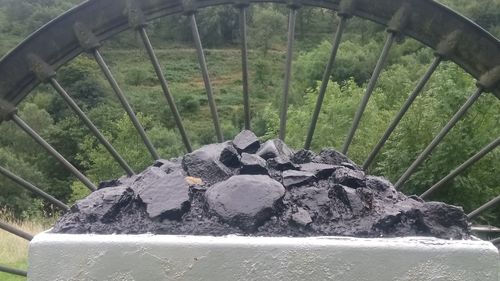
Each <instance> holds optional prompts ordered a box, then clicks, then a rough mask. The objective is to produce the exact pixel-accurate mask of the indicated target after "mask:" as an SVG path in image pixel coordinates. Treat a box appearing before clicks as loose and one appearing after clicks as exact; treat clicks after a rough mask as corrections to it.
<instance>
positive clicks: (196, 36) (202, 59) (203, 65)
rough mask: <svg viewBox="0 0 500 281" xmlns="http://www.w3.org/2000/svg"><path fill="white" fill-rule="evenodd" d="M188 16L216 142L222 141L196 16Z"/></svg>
mask: <svg viewBox="0 0 500 281" xmlns="http://www.w3.org/2000/svg"><path fill="white" fill-rule="evenodd" d="M188 17H189V19H190V21H191V31H192V33H193V39H194V43H195V47H196V52H197V54H198V62H199V64H200V68H201V73H202V75H203V81H204V82H205V90H206V91H207V98H208V105H209V106H210V112H211V113H212V120H213V123H214V128H215V135H216V136H217V141H218V142H223V141H224V137H223V135H222V130H221V128H220V122H219V114H218V113H217V106H216V105H215V99H214V95H213V90H212V84H211V83H210V76H209V75H208V68H207V62H206V58H205V54H204V53H203V47H202V45H201V39H200V33H199V31H198V24H197V23H196V16H195V14H194V13H191V14H189V15H188Z"/></svg>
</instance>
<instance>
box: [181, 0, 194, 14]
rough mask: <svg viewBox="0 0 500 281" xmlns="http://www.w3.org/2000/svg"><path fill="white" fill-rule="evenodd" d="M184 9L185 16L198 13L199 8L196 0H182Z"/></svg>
mask: <svg viewBox="0 0 500 281" xmlns="http://www.w3.org/2000/svg"><path fill="white" fill-rule="evenodd" d="M182 9H183V11H182V14H183V15H185V16H190V15H192V14H196V10H198V5H197V4H196V0H182Z"/></svg>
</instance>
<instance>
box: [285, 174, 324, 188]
mask: <svg viewBox="0 0 500 281" xmlns="http://www.w3.org/2000/svg"><path fill="white" fill-rule="evenodd" d="M315 179H316V177H315V176H314V174H313V173H310V172H305V171H295V170H286V171H284V172H283V185H284V186H285V187H287V188H290V187H293V186H299V185H304V184H307V183H309V182H312V181H314V180H315Z"/></svg>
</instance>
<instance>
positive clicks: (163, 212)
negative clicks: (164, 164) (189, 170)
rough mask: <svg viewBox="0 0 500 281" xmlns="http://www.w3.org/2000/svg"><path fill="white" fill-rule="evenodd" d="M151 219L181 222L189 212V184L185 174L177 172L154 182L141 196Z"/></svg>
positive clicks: (139, 195)
mask: <svg viewBox="0 0 500 281" xmlns="http://www.w3.org/2000/svg"><path fill="white" fill-rule="evenodd" d="M138 197H139V198H140V200H141V201H142V202H143V203H144V204H146V211H147V213H148V215H149V217H150V218H152V219H156V218H160V219H163V218H167V219H170V220H179V219H180V218H181V217H182V215H183V214H184V213H185V212H187V211H188V210H189V207H190V205H189V184H188V183H187V182H186V176H185V175H184V173H183V172H181V171H177V172H173V173H171V174H168V175H165V176H164V177H162V178H160V179H158V180H157V181H155V182H153V183H152V184H151V185H149V186H148V187H147V188H144V189H143V190H142V191H141V192H140V193H139V194H138Z"/></svg>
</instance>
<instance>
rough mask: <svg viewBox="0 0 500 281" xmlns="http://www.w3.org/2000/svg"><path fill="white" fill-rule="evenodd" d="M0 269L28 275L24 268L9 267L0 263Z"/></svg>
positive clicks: (14, 273)
mask: <svg viewBox="0 0 500 281" xmlns="http://www.w3.org/2000/svg"><path fill="white" fill-rule="evenodd" d="M0 271H1V272H5V273H10V274H13V275H19V276H28V272H26V271H25V270H21V269H16V268H11V267H7V266H4V265H0Z"/></svg>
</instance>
